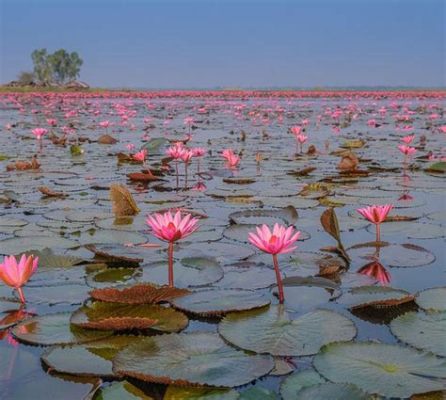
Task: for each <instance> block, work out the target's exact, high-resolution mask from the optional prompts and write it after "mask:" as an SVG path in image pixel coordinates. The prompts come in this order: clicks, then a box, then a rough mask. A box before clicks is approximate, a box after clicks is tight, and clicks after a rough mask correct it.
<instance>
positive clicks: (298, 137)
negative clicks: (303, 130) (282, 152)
mask: <svg viewBox="0 0 446 400" xmlns="http://www.w3.org/2000/svg"><path fill="white" fill-rule="evenodd" d="M307 139H308V136H305V135H303V134H300V135H296V140H297V141H298V142H299V143H300V144H304V143H305V142H306V141H307Z"/></svg>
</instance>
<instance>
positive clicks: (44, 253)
mask: <svg viewBox="0 0 446 400" xmlns="http://www.w3.org/2000/svg"><path fill="white" fill-rule="evenodd" d="M26 254H27V255H34V256H36V257H39V268H69V267H72V266H73V265H77V264H80V263H81V262H82V261H83V260H82V259H81V258H79V257H74V256H66V255H57V254H54V253H53V251H52V250H51V249H48V248H45V249H42V250H40V251H39V250H30V251H27V252H26Z"/></svg>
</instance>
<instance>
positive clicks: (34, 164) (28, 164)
mask: <svg viewBox="0 0 446 400" xmlns="http://www.w3.org/2000/svg"><path fill="white" fill-rule="evenodd" d="M39 168H40V163H39V161H38V160H37V158H36V157H33V158H32V159H31V161H20V160H19V161H16V162H14V163H11V164H8V165H7V166H6V170H7V171H15V170H17V171H26V170H31V169H33V170H36V169H39Z"/></svg>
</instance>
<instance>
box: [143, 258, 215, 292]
mask: <svg viewBox="0 0 446 400" xmlns="http://www.w3.org/2000/svg"><path fill="white" fill-rule="evenodd" d="M173 268H174V274H175V275H174V278H175V279H174V282H175V287H178V288H187V287H194V286H204V285H208V284H210V283H213V282H217V281H218V280H220V279H221V278H222V277H223V270H222V268H221V266H220V264H219V263H218V262H217V261H216V260H215V259H214V258H209V257H188V258H183V259H182V260H181V261H180V262H175V263H174V267H173ZM142 280H143V281H149V282H152V283H155V284H157V285H165V284H166V283H167V261H160V262H156V263H153V264H149V265H148V266H147V267H145V268H144V269H143V276H142Z"/></svg>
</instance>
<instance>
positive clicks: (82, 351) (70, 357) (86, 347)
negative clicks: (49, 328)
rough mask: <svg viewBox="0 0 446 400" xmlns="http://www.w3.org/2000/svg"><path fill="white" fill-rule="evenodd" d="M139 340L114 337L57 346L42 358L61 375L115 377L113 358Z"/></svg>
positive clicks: (136, 337)
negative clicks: (86, 342) (80, 343)
mask: <svg viewBox="0 0 446 400" xmlns="http://www.w3.org/2000/svg"><path fill="white" fill-rule="evenodd" d="M137 340H140V339H139V337H138V336H112V337H110V338H106V339H102V340H98V341H95V342H92V343H88V344H82V345H73V346H64V347H60V346H55V347H51V348H49V349H48V350H47V351H45V352H44V353H43V355H42V357H41V358H42V361H43V362H44V363H45V364H46V365H47V366H48V367H49V368H51V369H52V370H54V371H57V372H59V373H63V374H70V375H78V376H99V377H113V376H114V374H113V371H112V359H113V357H114V356H115V355H116V353H117V352H118V351H119V350H121V349H122V348H124V347H126V346H129V345H130V344H132V343H134V342H135V341H137Z"/></svg>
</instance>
